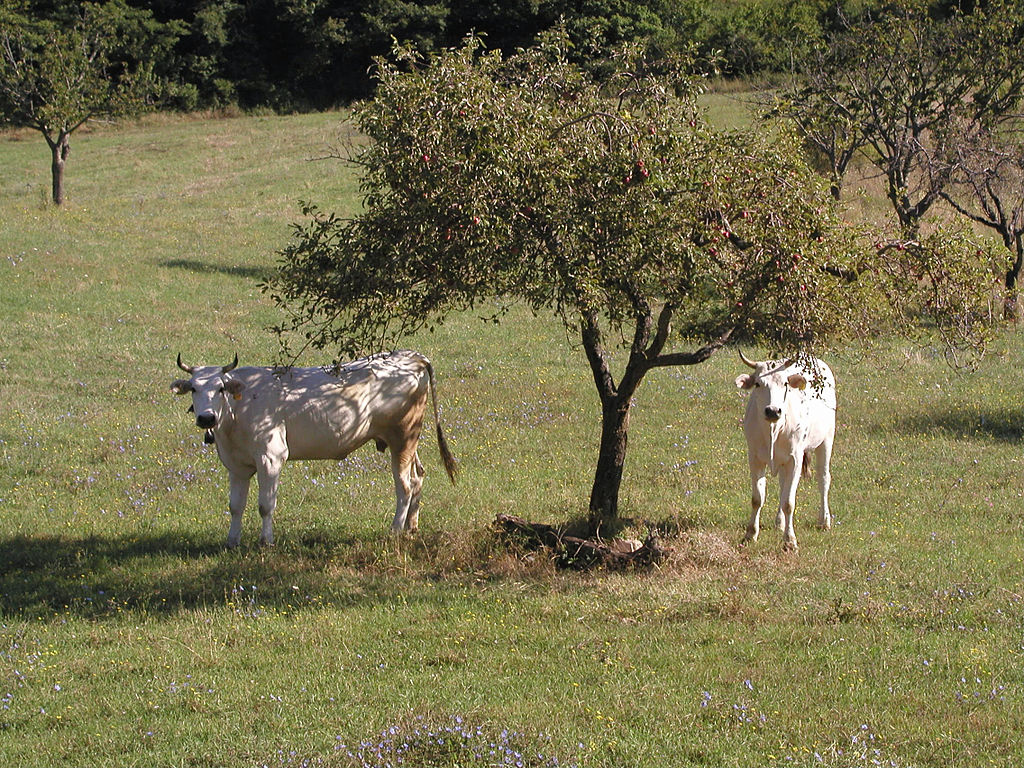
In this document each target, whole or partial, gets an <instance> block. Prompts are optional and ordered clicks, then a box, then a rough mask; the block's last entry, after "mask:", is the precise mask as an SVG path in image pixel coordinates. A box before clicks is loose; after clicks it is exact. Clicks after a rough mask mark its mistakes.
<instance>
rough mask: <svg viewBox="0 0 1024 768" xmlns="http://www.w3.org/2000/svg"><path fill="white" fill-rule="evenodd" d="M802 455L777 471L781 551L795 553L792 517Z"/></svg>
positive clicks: (794, 533) (794, 509)
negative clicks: (781, 523)
mask: <svg viewBox="0 0 1024 768" xmlns="http://www.w3.org/2000/svg"><path fill="white" fill-rule="evenodd" d="M802 463H803V461H802V455H800V456H797V457H796V458H795V459H793V460H792V461H790V462H789V463H788V464H786V465H785V466H784V467H782V468H781V469H780V470H779V517H780V518H781V519H782V521H783V528H782V549H783V550H785V551H787V552H796V551H797V544H796V531H795V530H794V528H793V516H794V513H795V512H796V489H797V486H798V485H799V483H800V471H801V469H802V467H801V464H802Z"/></svg>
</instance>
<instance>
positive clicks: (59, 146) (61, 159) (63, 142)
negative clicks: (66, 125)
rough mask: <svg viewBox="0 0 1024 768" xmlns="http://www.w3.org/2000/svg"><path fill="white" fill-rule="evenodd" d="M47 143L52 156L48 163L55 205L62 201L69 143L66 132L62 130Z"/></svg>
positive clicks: (69, 148)
mask: <svg viewBox="0 0 1024 768" xmlns="http://www.w3.org/2000/svg"><path fill="white" fill-rule="evenodd" d="M49 143H50V153H51V155H52V158H53V160H52V163H51V164H50V170H51V175H52V181H53V202H54V203H55V204H56V205H60V204H62V203H63V202H64V164H65V163H66V162H67V159H68V153H69V152H70V151H71V145H70V143H69V141H68V134H66V133H64V132H63V131H62V132H61V133H60V135H59V136H58V137H57V140H56V141H50V142H49Z"/></svg>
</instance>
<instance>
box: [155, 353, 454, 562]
mask: <svg viewBox="0 0 1024 768" xmlns="http://www.w3.org/2000/svg"><path fill="white" fill-rule="evenodd" d="M237 365H238V356H237V355H235V361H234V362H233V363H232V364H231V365H226V366H223V367H222V366H219V365H218V366H194V367H193V366H187V365H184V364H182V362H181V355H180V354H179V355H178V367H179V368H181V369H182V370H183V371H185V372H186V373H188V374H189V376H190V377H191V378H188V379H179V380H177V381H174V382H172V384H171V391H172V392H174V393H175V394H179V395H181V394H185V393H186V392H190V393H191V394H192V409H193V410H194V411H195V414H196V426H197V427H199V428H200V429H203V430H207V435H208V436H210V435H212V437H213V441H214V442H215V443H216V445H217V453H218V454H219V455H220V460H221V462H223V464H224V466H225V467H226V468H227V470H228V477H229V478H230V481H231V496H230V509H231V525H230V527H229V528H228V546H229V547H236V546H238V544H239V542H240V540H241V536H242V512H243V510H244V509H245V502H246V499H247V497H248V495H249V483H250V481H251V479H252V476H253V475H256V479H257V482H258V485H259V511H260V515H261V517H262V518H263V528H262V532H261V534H260V542H261V543H263V544H272V543H273V541H274V534H273V515H274V508H275V507H276V506H277V491H278V480H279V479H280V475H281V469H282V466H283V465H284V463H285V462H286V461H289V460H292V459H332V460H336V461H337V460H340V459H343V458H345V457H346V456H347V455H348V454H349V453H351V452H352V451H354V450H355V449H356V448H358V447H359V446H361V445H363V444H364V443H366V442H368V441H370V440H373V441H375V442H376V445H377V449H378V450H380V451H383V450H384V449H385V448H390V449H391V470H392V473H393V474H394V478H395V495H396V497H397V504H396V509H395V518H394V520H393V521H392V523H391V529H392V530H393V531H394V532H396V533H400V532H401V531H403V530H410V531H414V530H416V527H417V524H418V521H419V520H418V519H419V505H420V491H421V489H422V486H423V465H422V464H420V460H419V456H418V455H417V453H416V447H417V444H418V443H419V438H420V432H421V428H422V424H423V412H424V410H425V409H426V406H427V396H428V394H429V395H430V397H431V400H432V403H433V407H434V422H435V423H436V425H437V442H438V447H439V449H440V452H441V458H442V460H443V462H444V467H445V470H446V471H447V473H448V476H449V477H450V478H451V480H452V482H455V471H456V466H455V459H454V457H453V456H452V454H451V451H449V449H448V443H447V441H446V440H445V436H444V432H443V431H442V430H441V422H440V421H439V420H438V412H437V396H436V394H435V388H434V371H433V368H432V367H431V365H430V361H429V360H427V358H425V357H424V356H423V355H420V354H418V353H416V352H391V353H388V354H381V355H374V356H373V357H368V358H364V359H361V360H355V361H353V362H351V363H347V364H346V365H343V366H340V367H338V368H237V367H236V366H237Z"/></svg>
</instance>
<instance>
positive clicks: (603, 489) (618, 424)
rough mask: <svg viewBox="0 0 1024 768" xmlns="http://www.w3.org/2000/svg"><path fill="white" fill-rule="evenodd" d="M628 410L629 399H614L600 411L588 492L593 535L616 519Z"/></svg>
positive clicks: (627, 444)
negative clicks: (597, 445) (594, 464)
mask: <svg viewBox="0 0 1024 768" xmlns="http://www.w3.org/2000/svg"><path fill="white" fill-rule="evenodd" d="M629 406H630V399H629V398H626V399H625V402H623V401H622V400H621V398H619V397H614V398H611V399H610V401H608V402H606V403H604V404H603V406H602V408H601V448H600V450H599V452H598V456H597V470H596V471H595V472H594V485H593V488H592V489H591V491H590V526H591V528H592V529H593V530H594V531H595V532H597V530H598V529H599V528H600V527H601V526H602V525H605V524H607V523H610V522H612V521H614V520H615V519H616V518H617V517H618V516H619V488H620V486H621V485H622V471H623V468H624V467H625V464H626V448H627V447H628V446H629Z"/></svg>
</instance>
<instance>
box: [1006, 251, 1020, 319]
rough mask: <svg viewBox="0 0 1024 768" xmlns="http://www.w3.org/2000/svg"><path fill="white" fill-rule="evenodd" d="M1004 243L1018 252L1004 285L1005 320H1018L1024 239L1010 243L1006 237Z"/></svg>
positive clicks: (1007, 272)
mask: <svg viewBox="0 0 1024 768" xmlns="http://www.w3.org/2000/svg"><path fill="white" fill-rule="evenodd" d="M1003 241H1004V242H1005V243H1006V246H1007V247H1008V248H1013V250H1015V251H1016V254H1017V255H1016V258H1015V259H1014V261H1013V264H1012V265H1011V266H1010V268H1009V269H1008V270H1006V278H1005V280H1004V282H1003V284H1004V285H1005V286H1006V298H1005V300H1004V303H1003V319H1004V320H1017V319H1018V318H1019V317H1020V307H1019V301H1020V296H1019V293H1018V290H1017V279H1018V278H1019V277H1020V270H1021V267H1022V266H1024V239H1022V238H1021V237H1020V236H1019V235H1018V236H1017V237H1016V238H1014V241H1013V242H1010V238H1008V237H1006V236H1005V235H1004V237H1003Z"/></svg>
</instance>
